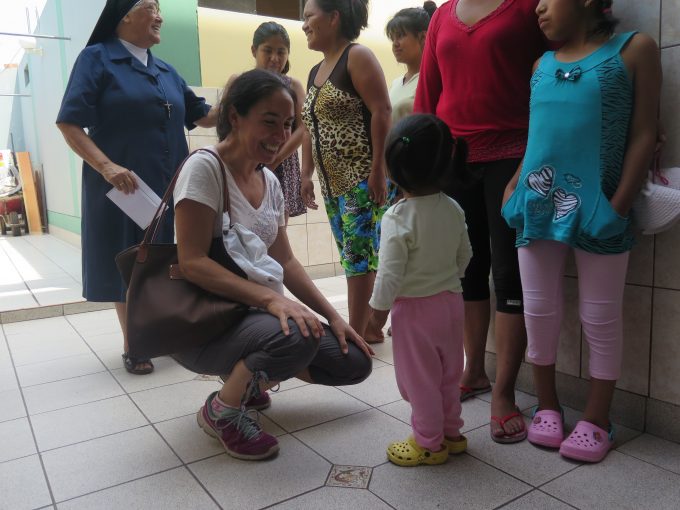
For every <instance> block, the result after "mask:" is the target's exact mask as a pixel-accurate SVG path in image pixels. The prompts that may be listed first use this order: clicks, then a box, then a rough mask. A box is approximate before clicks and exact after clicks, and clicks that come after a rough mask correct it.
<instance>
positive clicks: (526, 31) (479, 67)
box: [414, 0, 548, 443]
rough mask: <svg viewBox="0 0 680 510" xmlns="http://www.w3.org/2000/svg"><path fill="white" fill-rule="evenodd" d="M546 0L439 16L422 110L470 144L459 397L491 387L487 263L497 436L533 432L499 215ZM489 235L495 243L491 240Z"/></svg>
mask: <svg viewBox="0 0 680 510" xmlns="http://www.w3.org/2000/svg"><path fill="white" fill-rule="evenodd" d="M537 4H538V0H451V1H449V2H446V3H444V4H443V5H442V6H441V7H440V8H439V9H438V10H437V11H436V12H435V14H434V16H433V17H432V21H431V22H430V27H429V30H428V35H427V40H426V43H425V50H424V53H423V60H422V64H421V68H420V80H419V83H418V88H417V91H416V99H415V106H414V110H415V111H416V112H423V113H434V114H436V115H437V116H439V117H440V118H441V119H442V120H444V121H445V122H446V123H447V124H448V126H449V128H450V129H451V132H452V134H453V135H454V136H457V137H458V136H460V137H463V138H465V140H466V141H467V143H468V146H469V148H470V156H469V162H470V165H469V168H468V170H469V172H468V173H469V175H468V181H469V182H468V183H467V184H468V187H466V189H465V190H462V191H461V192H460V193H454V198H455V199H456V200H457V201H458V202H459V203H460V205H461V206H462V207H463V209H464V210H465V215H466V220H467V224H468V232H469V235H470V241H471V243H472V249H473V258H472V261H471V262H470V265H469V266H468V268H467V271H466V273H465V278H464V280H463V297H464V298H465V353H466V356H467V366H466V367H465V373H464V374H463V379H462V381H461V390H462V391H461V399H463V400H464V399H465V398H469V397H471V396H473V395H476V394H479V393H483V392H486V391H490V390H491V386H490V384H489V378H488V377H487V374H486V372H485V369H484V353H485V347H486V338H487V333H488V329H489V321H490V292H489V270H490V269H492V273H493V280H494V288H495V294H496V315H495V340H496V352H497V360H498V365H497V373H496V384H495V386H494V388H493V395H492V402H491V414H492V416H491V437H492V439H494V441H498V442H504V443H511V442H516V441H521V440H522V439H524V438H525V437H526V429H525V427H524V422H523V420H522V417H521V415H520V414H519V413H518V412H517V408H516V406H515V395H514V386H515V381H516V378H517V372H518V370H519V366H520V363H521V361H522V357H523V355H524V350H525V347H526V333H525V330H524V316H523V307H522V287H521V282H520V276H519V267H518V264H517V251H516V249H515V232H514V230H512V229H510V228H509V227H508V226H507V224H506V223H505V221H503V218H502V217H501V215H500V210H501V201H502V198H503V190H504V189H505V185H506V184H507V183H508V181H509V180H510V178H511V177H512V175H513V174H514V173H515V171H516V170H517V167H518V166H519V164H520V161H521V158H522V156H523V155H524V149H525V147H526V140H527V128H528V124H529V81H530V78H531V74H532V66H533V63H534V62H535V61H536V59H537V58H539V57H540V56H541V55H542V54H543V53H544V52H545V51H546V50H547V49H548V47H547V42H546V40H545V39H544V36H543V34H542V32H541V31H540V29H539V27H538V21H537V18H536V13H535V9H536V6H537ZM489 239H490V242H489Z"/></svg>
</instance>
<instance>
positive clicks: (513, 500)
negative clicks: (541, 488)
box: [493, 487, 537, 510]
mask: <svg viewBox="0 0 680 510" xmlns="http://www.w3.org/2000/svg"><path fill="white" fill-rule="evenodd" d="M535 490H537V489H536V488H534V487H531V488H530V489H529V490H528V491H527V492H525V493H523V494H520V495H519V496H516V497H514V498H512V499H511V500H510V501H506V502H505V503H502V504H500V505H499V506H495V507H493V510H501V509H502V508H505V507H507V506H508V505H510V504H512V503H514V502H515V501H519V500H520V499H522V498H523V497H525V496H528V495H529V494H531V493H532V492H534V491H535Z"/></svg>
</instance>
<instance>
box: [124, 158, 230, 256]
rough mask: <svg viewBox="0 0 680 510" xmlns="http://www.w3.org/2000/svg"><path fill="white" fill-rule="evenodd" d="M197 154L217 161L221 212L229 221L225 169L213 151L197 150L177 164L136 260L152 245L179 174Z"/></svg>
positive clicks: (228, 200)
mask: <svg viewBox="0 0 680 510" xmlns="http://www.w3.org/2000/svg"><path fill="white" fill-rule="evenodd" d="M197 152H207V153H208V154H212V156H213V157H214V158H215V159H216V160H217V163H218V164H219V166H220V170H221V171H222V179H223V181H224V187H223V193H222V200H223V205H222V211H223V212H226V213H228V214H229V221H231V200H230V198H229V187H228V185H227V169H226V168H225V167H224V163H223V162H222V158H220V157H219V156H218V155H217V154H216V153H215V152H214V151H212V150H210V149H197V150H195V151H193V152H192V153H191V154H189V155H188V156H187V157H186V158H184V160H183V161H182V162H181V163H180V164H179V167H178V168H177V171H176V172H175V175H174V176H173V178H172V180H171V181H170V184H169V185H168V189H166V190H165V194H164V195H163V199H162V200H161V203H160V204H159V206H158V209H156V213H155V214H154V219H153V220H152V222H151V225H150V226H149V227H148V228H147V229H146V231H145V232H144V239H142V242H141V243H140V245H139V248H140V249H139V255H138V259H139V257H140V256H141V257H142V258H145V256H146V254H145V252H146V249H145V246H146V245H148V244H150V243H153V242H154V241H155V240H156V236H157V235H158V231H159V227H160V225H161V223H162V222H163V219H164V218H165V213H166V211H167V210H168V208H169V204H170V199H171V197H172V194H173V192H174V191H175V185H176V184H177V179H178V178H179V174H180V172H181V171H182V168H184V164H185V163H186V162H187V160H188V159H189V158H190V157H191V156H193V155H194V154H196V153H197ZM140 261H141V260H140Z"/></svg>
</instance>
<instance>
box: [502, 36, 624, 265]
mask: <svg viewBox="0 0 680 510" xmlns="http://www.w3.org/2000/svg"><path fill="white" fill-rule="evenodd" d="M634 35H635V33H634V32H629V33H626V34H620V35H616V36H613V37H612V38H611V39H610V40H609V41H607V42H606V43H605V44H604V45H603V46H601V47H600V48H598V49H597V50H595V51H594V52H593V53H591V54H590V55H588V56H587V57H585V58H583V59H581V60H578V61H575V62H568V63H567V62H560V61H558V60H557V59H556V58H555V52H552V51H549V52H546V53H545V54H544V55H543V57H542V58H541V61H540V63H539V66H538V68H537V69H536V72H535V73H534V75H533V77H532V79H531V113H530V117H529V142H528V145H527V151H526V155H525V157H524V162H523V165H522V170H521V174H520V178H519V182H518V184H517V188H516V190H515V192H514V193H513V194H512V195H511V196H510V198H509V199H508V201H507V203H506V204H505V205H504V207H503V210H502V214H503V216H504V218H505V220H506V221H507V222H508V224H509V225H510V226H511V227H513V228H515V229H516V230H517V246H518V247H521V246H526V245H528V244H529V243H530V242H531V241H532V240H534V239H547V240H554V241H559V242H562V243H565V244H568V245H569V246H572V247H574V248H579V249H582V250H585V251H587V252H590V253H599V254H615V253H623V252H626V251H628V250H630V249H631V247H632V245H633V242H634V236H633V231H632V225H631V219H630V217H628V218H624V217H622V216H620V215H619V214H617V213H616V211H615V210H614V209H613V208H612V206H611V204H610V202H609V199H610V198H611V197H612V195H613V194H614V192H615V191H616V189H617V187H618V184H619V181H620V179H621V172H622V168H623V159H624V155H625V151H626V144H627V137H628V130H629V127H630V121H631V116H632V110H633V96H634V90H633V83H632V80H631V77H630V76H629V75H628V71H627V69H626V67H625V65H624V63H623V59H622V58H621V50H622V49H623V48H624V47H625V45H626V44H627V43H628V42H629V41H630V39H631V38H632V37H633V36H634Z"/></svg>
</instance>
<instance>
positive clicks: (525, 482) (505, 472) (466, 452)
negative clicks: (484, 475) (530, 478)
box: [462, 427, 538, 488]
mask: <svg viewBox="0 0 680 510" xmlns="http://www.w3.org/2000/svg"><path fill="white" fill-rule="evenodd" d="M477 428H481V427H477ZM475 430H477V429H475ZM462 455H468V456H470V457H472V458H473V459H475V460H477V461H479V462H481V463H482V464H486V465H487V466H489V467H490V468H492V469H494V470H495V471H499V472H501V473H503V474H504V475H506V476H509V477H510V478H512V479H514V480H516V481H518V482H520V483H523V484H524V485H528V486H529V487H532V488H538V487H537V486H536V485H534V484H533V483H531V482H527V481H525V480H522V479H521V478H519V477H518V476H516V475H514V474H513V473H508V472H507V471H504V470H503V469H502V468H499V467H498V466H494V465H493V464H491V463H489V462H488V461H486V460H484V459H480V458H479V457H476V456H475V455H473V454H472V453H470V452H469V451H468V450H466V451H465V452H463V453H462Z"/></svg>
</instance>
